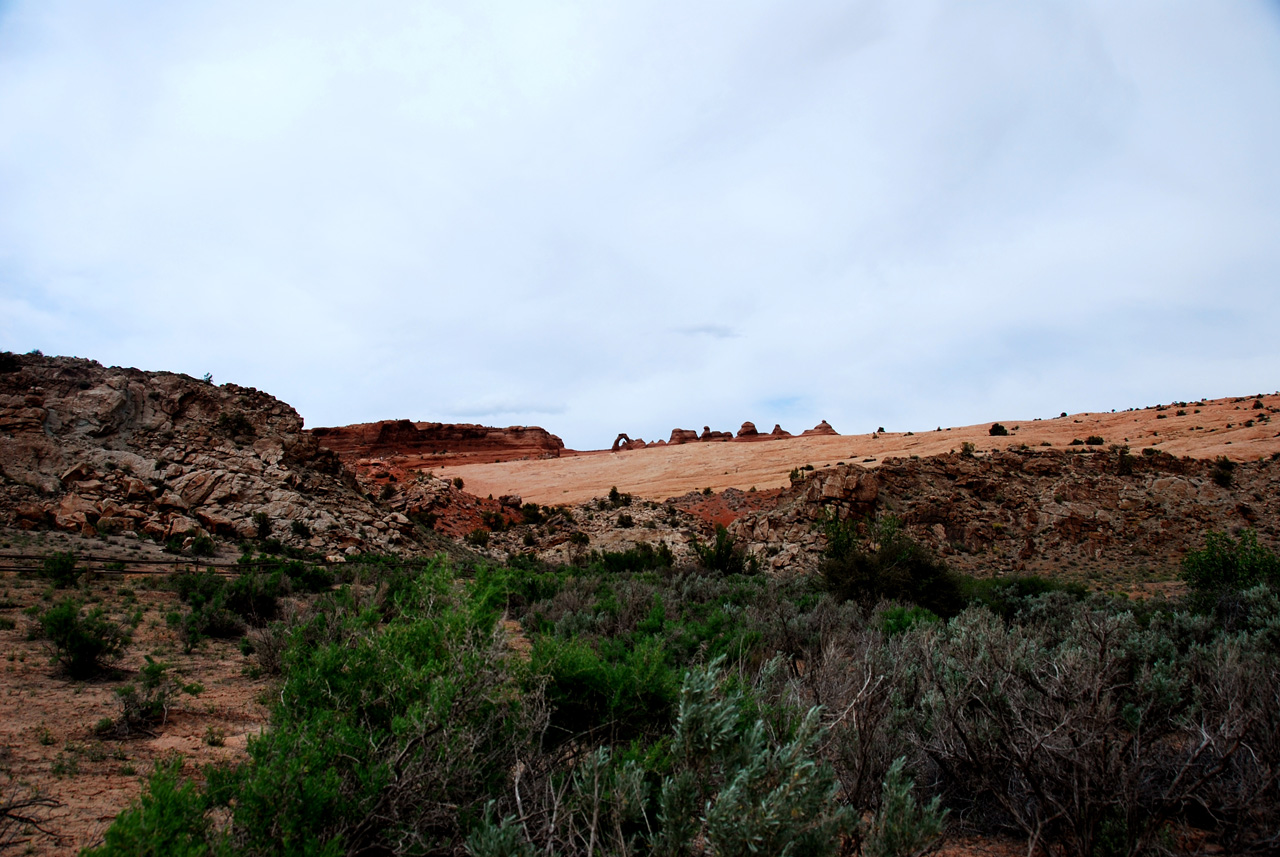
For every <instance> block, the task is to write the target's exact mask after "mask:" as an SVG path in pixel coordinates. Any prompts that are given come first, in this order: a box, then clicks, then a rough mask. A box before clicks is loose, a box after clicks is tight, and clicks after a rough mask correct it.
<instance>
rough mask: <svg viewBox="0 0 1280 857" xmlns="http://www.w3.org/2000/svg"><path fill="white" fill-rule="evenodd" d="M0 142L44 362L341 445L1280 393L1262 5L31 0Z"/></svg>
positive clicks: (920, 418)
mask: <svg viewBox="0 0 1280 857" xmlns="http://www.w3.org/2000/svg"><path fill="white" fill-rule="evenodd" d="M0 116H4V117H6V120H5V121H4V122H2V123H0V200H3V201H2V202H0V307H2V308H3V309H4V310H5V311H4V314H3V319H0V336H2V337H3V340H4V342H3V345H4V346H5V347H8V346H9V345H10V344H11V343H12V344H13V346H14V347H17V348H19V349H21V350H27V349H28V348H33V347H40V348H42V349H44V350H45V351H46V352H49V353H54V352H59V353H77V354H81V355H83V356H91V357H95V358H97V359H100V360H102V361H104V362H107V363H124V364H134V365H139V366H142V367H144V368H166V369H174V370H177V371H185V372H189V373H192V374H196V375H199V374H203V373H204V372H206V371H210V372H213V374H214V376H215V378H218V379H221V380H235V381H237V382H240V383H245V384H252V385H253V386H257V387H260V388H262V389H266V390H268V391H270V392H272V393H274V394H276V395H278V396H280V397H281V398H283V399H284V400H286V401H288V402H290V403H291V404H293V405H295V406H296V407H297V408H298V409H299V410H300V411H301V412H302V413H303V414H304V415H305V416H306V417H307V421H308V423H309V424H311V425H321V424H335V423H343V422H356V421H364V420H372V419H379V418H383V417H395V416H399V415H404V414H413V415H414V417H415V418H417V419H437V418H440V419H443V418H448V417H449V416H450V415H453V416H454V417H457V418H463V417H468V418H470V417H475V418H480V417H487V416H493V417H494V419H495V420H498V418H499V417H501V418H502V420H499V421H505V419H507V418H511V419H518V420H521V421H529V422H535V421H543V422H545V425H546V427H547V428H548V429H550V430H552V431H554V432H556V433H557V434H560V435H561V436H562V437H564V438H565V441H566V443H568V444H569V445H570V446H573V447H578V448H589V447H593V446H601V445H603V444H605V443H607V442H608V441H609V440H610V439H611V438H612V436H613V435H614V434H616V432H617V431H621V430H625V431H628V432H629V433H632V434H633V436H634V435H635V434H639V435H642V436H644V437H654V438H656V437H665V436H666V435H667V433H668V432H669V431H670V429H671V428H672V427H673V426H675V425H681V426H684V427H690V426H696V427H701V426H702V425H707V424H711V425H713V427H717V428H736V426H737V425H739V424H740V423H741V422H742V421H743V420H745V419H751V420H753V421H755V422H756V423H757V425H770V426H771V425H772V423H773V422H782V423H783V424H784V427H786V428H788V429H791V430H793V431H795V430H800V429H803V428H807V427H809V426H811V425H813V424H815V423H817V422H818V420H819V419H822V418H826V419H829V420H830V421H831V422H832V424H833V425H835V426H836V427H837V428H838V429H840V430H845V431H853V430H867V429H868V426H869V427H870V428H875V427H876V425H880V424H884V425H886V427H888V426H889V424H890V423H895V424H901V425H904V426H906V425H912V426H917V427H918V426H920V425H925V424H934V425H936V424H938V423H939V422H941V423H949V422H963V421H966V420H968V419H986V418H988V417H991V418H995V417H992V416H991V415H992V414H998V415H1000V417H1004V416H1005V415H1008V416H1010V417H1021V416H1034V415H1038V414H1039V411H1040V410H1043V409H1044V408H1045V407H1048V408H1050V409H1051V410H1052V412H1053V413H1057V412H1058V411H1059V410H1062V409H1064V408H1065V409H1068V410H1073V411H1074V410H1080V409H1083V408H1085V407H1106V408H1109V407H1125V406H1128V405H1129V404H1134V403H1136V402H1134V401H1133V399H1134V397H1138V398H1140V399H1142V400H1143V401H1144V402H1145V401H1146V400H1152V401H1154V400H1156V399H1159V398H1161V397H1165V398H1167V397H1170V396H1173V397H1178V398H1187V397H1190V396H1193V395H1205V394H1230V393H1236V392H1239V391H1240V390H1253V388H1255V387H1258V388H1261V387H1268V386H1274V383H1273V382H1272V383H1270V384H1268V383H1267V382H1266V379H1267V378H1269V377H1270V376H1269V375H1268V369H1269V367H1271V366H1274V365H1277V362H1278V360H1277V358H1280V346H1277V345H1275V338H1274V337H1273V336H1268V335H1265V334H1263V335H1253V334H1254V332H1257V331H1267V330H1274V328H1275V324H1276V322H1277V321H1280V318H1278V317H1277V316H1278V315H1280V312H1278V310H1280V305H1278V303H1280V302H1278V301H1277V298H1276V296H1275V295H1276V292H1275V288H1274V283H1275V280H1276V275H1277V274H1278V273H1280V249H1277V248H1276V246H1275V244H1276V242H1275V241H1274V236H1275V235H1276V234H1277V231H1278V230H1277V226H1280V202H1277V200H1280V166H1278V165H1277V161H1276V159H1275V158H1274V152H1275V151H1276V150H1277V143H1280V26H1278V22H1277V15H1276V14H1275V12H1274V11H1273V10H1272V8H1270V7H1268V6H1266V5H1263V4H1256V3H1246V2H1223V3H1216V4H1211V5H1204V4H1155V3H1152V4H1122V5H1116V4H1111V3H1093V4H1075V3H1070V4H1068V3H1053V4H1025V3H1016V2H1001V0H990V2H985V3H978V4H966V5H963V6H956V5H954V4H945V3H935V2H923V0H921V2H911V3H887V2H862V3H857V4H852V5H850V4H843V3H834V2H831V3H818V4H808V5H806V6H803V7H796V6H795V5H794V4H792V5H786V4H781V3H773V4H757V5H754V6H742V5H741V4H728V3H719V4H709V5H707V4H704V5H701V6H695V7H690V6H688V5H687V4H675V3H659V4H648V5H645V6H641V7H608V6H605V7H601V6H598V5H596V4H586V3H581V2H559V3H542V4H538V5H537V6H536V7H531V6H528V5H527V4H516V3H499V4H496V5H491V6H487V7H484V8H479V7H468V6H462V7H457V6H450V5H446V4H440V3H425V4H421V3H412V4H411V3H407V2H393V0H388V2H383V3H377V4H373V5H371V6H368V7H362V8H360V9H358V10H355V11H353V9H352V7H350V6H349V5H346V4H337V3H328V2H318V3H315V2H313V3H294V2H280V3H267V4H262V3H253V4H251V3H247V2H229V3H223V4H216V5H212V6H209V5H201V4H194V3H183V2H178V3H172V4H165V6H164V7H163V9H157V8H156V7H154V6H152V5H150V4H123V5H119V4H117V5H116V6H113V7H112V8H111V9H109V10H108V9H105V8H100V7H97V6H94V5H93V4H89V3H84V2H80V0H41V1H40V2H36V1H35V0H19V2H10V3H9V4H7V5H5V6H3V7H0ZM1242 333H1247V334H1248V335H1241V334H1242ZM1272 374H1273V373H1272ZM1191 380H1194V381H1195V383H1196V384H1197V385H1198V386H1197V390H1195V391H1191V390H1182V389H1180V386H1181V385H1182V384H1184V383H1187V382H1189V381H1191ZM1205 387H1210V388H1212V389H1204V388H1205ZM1068 398H1070V399H1071V401H1064V400H1065V399H1068ZM1050 399H1053V400H1054V401H1053V402H1052V403H1050V401H1049V400H1050ZM1029 411H1030V413H1028V412H1029ZM872 423H874V425H872Z"/></svg>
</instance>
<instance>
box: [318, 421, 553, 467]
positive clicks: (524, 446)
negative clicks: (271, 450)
mask: <svg viewBox="0 0 1280 857" xmlns="http://www.w3.org/2000/svg"><path fill="white" fill-rule="evenodd" d="M308 433H309V434H310V435H311V436H312V437H314V438H315V439H316V440H317V441H318V442H319V444H320V445H321V446H324V447H327V448H329V449H331V450H333V451H334V452H336V453H337V454H338V456H339V457H340V458H342V460H343V461H348V462H350V461H355V460H358V459H361V458H377V457H381V458H387V459H392V460H395V461H398V462H401V463H403V464H404V465H406V466H409V467H415V468H422V467H426V468H430V467H432V466H439V465H440V464H443V463H445V462H457V461H485V462H498V461H515V460H520V459H543V458H558V457H559V456H560V453H561V452H562V451H563V450H564V441H562V440H561V439H560V438H558V437H556V436H555V435H553V434H551V433H550V432H548V431H546V430H545V429H542V428H539V427H537V426H509V427H507V428H493V427H491V426H481V425H471V424H469V423H461V424H448V423H415V422H411V421H409V420H383V421H382V422H377V423H358V424H356V425H350V426H338V427H334V428H317V429H311V430H310V431H309V432H308Z"/></svg>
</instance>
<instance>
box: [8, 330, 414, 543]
mask: <svg viewBox="0 0 1280 857" xmlns="http://www.w3.org/2000/svg"><path fill="white" fill-rule="evenodd" d="M0 356H2V357H3V358H4V359H3V363H2V364H0V370H4V371H0V474H2V477H3V478H2V479H0V524H5V525H10V526H15V527H18V528H25V529H32V528H44V527H50V526H53V527H56V528H58V529H61V530H67V531H74V532H80V533H84V534H89V535H91V534H94V533H100V532H101V533H124V534H138V535H148V536H152V537H155V538H159V539H166V538H170V537H173V536H175V535H185V536H194V535H197V534H200V533H208V534H211V535H219V536H230V537H249V536H253V535H255V534H256V533H257V524H256V522H255V520H254V515H255V513H262V514H265V515H266V516H267V519H268V520H269V521H270V522H271V528H272V531H271V535H272V536H273V537H275V538H278V539H280V540H281V541H283V542H284V543H286V544H294V545H296V546H300V547H306V548H309V549H311V550H317V551H328V552H336V551H339V550H343V549H346V550H347V551H349V552H355V551H363V550H386V549H390V548H392V547H402V548H407V549H412V548H414V547H416V535H415V529H414V527H413V526H412V525H411V524H410V523H409V522H408V521H407V520H406V521H403V522H401V521H399V520H397V519H396V518H394V517H392V516H390V515H388V513H387V512H386V511H385V510H383V509H380V508H378V506H377V505H376V504H375V503H373V502H371V501H370V500H369V499H368V498H367V497H365V496H363V495H362V493H361V492H360V490H359V488H358V486H357V484H356V482H355V480H354V479H353V478H351V476H350V474H348V473H347V472H346V471H345V470H344V468H343V466H342V464H341V462H340V461H339V459H338V457H337V456H336V455H335V454H333V453H332V452H329V451H327V450H323V449H321V448H320V445H319V444H318V443H317V442H316V439H315V438H314V437H313V436H312V435H310V434H308V433H306V432H305V431H303V428H302V418H301V417H300V416H298V414H297V412H296V411H294V409H293V408H291V407H289V406H288V405H286V404H284V403H283V402H280V401H279V400H277V399H275V398H273V397H271V396H269V395H267V394H266V393H262V392H259V391H258V390H254V389H252V388H246V387H239V386H236V385H234V384H223V385H221V386H214V385H213V384H210V383H205V382H202V381H199V380H196V379H194V378H191V377H188V376H185V375H177V374H173V373H170V372H143V371H140V370H137V369H121V368H117V367H112V368H106V367H103V366H102V365H100V364H98V363H95V362H93V361H90V360H81V359H77V358H70V357H42V356H35V355H23V356H18V355H7V354H6V355H0Z"/></svg>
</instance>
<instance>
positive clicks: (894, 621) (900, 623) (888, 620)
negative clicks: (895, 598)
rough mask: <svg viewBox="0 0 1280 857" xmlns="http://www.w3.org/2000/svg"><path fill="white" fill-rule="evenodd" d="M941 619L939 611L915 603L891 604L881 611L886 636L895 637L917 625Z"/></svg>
mask: <svg viewBox="0 0 1280 857" xmlns="http://www.w3.org/2000/svg"><path fill="white" fill-rule="evenodd" d="M939 621H941V620H940V619H939V618H938V614H937V613H934V612H933V611H932V610H926V609H925V608H924V607H919V606H917V605H915V604H913V605H911V606H910V607H902V606H891V607H886V608H885V609H884V610H883V611H882V612H881V613H880V630H881V631H883V632H884V634H885V636H886V637H893V636H897V635H898V634H901V633H904V632H906V631H910V630H911V629H912V628H914V627H916V626H917V625H922V624H925V623H928V622H939Z"/></svg>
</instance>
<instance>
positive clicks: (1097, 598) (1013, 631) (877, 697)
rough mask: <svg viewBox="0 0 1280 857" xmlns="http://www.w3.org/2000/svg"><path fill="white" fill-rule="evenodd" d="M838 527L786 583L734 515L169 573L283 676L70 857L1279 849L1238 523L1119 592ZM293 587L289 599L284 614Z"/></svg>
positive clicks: (197, 621) (212, 625)
mask: <svg viewBox="0 0 1280 857" xmlns="http://www.w3.org/2000/svg"><path fill="white" fill-rule="evenodd" d="M826 529H827V537H828V538H827V542H828V545H829V547H828V551H827V557H826V560H825V562H824V564H823V566H822V568H821V570H820V572H819V573H817V574H815V575H813V576H812V577H802V578H790V579H783V578H776V577H772V576H768V575H763V574H759V573H755V571H754V567H753V565H752V563H751V562H750V561H749V559H748V558H747V557H745V555H744V554H743V553H742V552H741V551H740V550H739V549H738V548H737V546H735V545H734V544H733V543H732V540H731V539H730V538H729V537H728V535H727V534H724V533H718V534H717V537H716V540H715V542H714V543H713V544H712V545H711V546H709V547H706V548H704V549H703V550H702V551H699V552H698V554H697V555H698V556H699V557H700V559H701V564H699V565H696V566H688V567H680V566H678V565H675V564H674V563H673V560H672V555H671V552H670V551H663V550H660V549H654V548H652V547H648V546H637V547H636V548H634V549H633V550H629V551H626V552H621V553H603V554H601V553H595V554H591V555H589V556H588V557H586V558H585V559H584V560H583V563H582V564H581V565H573V566H557V567H551V566H546V565H542V564H539V563H537V562H535V561H533V560H526V559H518V558H517V559H515V560H513V561H511V562H510V563H508V564H507V565H505V566H499V565H481V566H475V567H451V566H450V565H448V564H446V563H445V562H444V561H443V560H437V561H433V562H428V563H418V564H406V563H401V562H399V561H396V560H392V559H385V560H384V561H382V562H380V563H379V564H378V566H377V568H378V573H377V574H376V575H374V576H372V577H370V576H369V575H368V574H363V575H362V576H360V577H359V578H358V579H351V580H348V581H347V582H335V583H333V585H331V586H330V585H329V583H330V582H329V581H328V580H324V579H318V578H317V579H312V576H310V575H309V573H308V572H306V570H305V569H304V568H302V567H292V566H290V567H282V568H280V569H278V570H276V571H273V572H272V573H271V574H265V575H264V574H259V575H258V576H256V577H252V578H250V577H248V576H246V577H245V578H240V579H239V581H238V582H226V581H222V580H215V579H213V578H212V577H199V576H196V575H192V576H190V577H184V578H180V579H179V580H178V581H177V582H176V585H177V586H178V587H179V591H180V592H181V594H182V598H183V600H184V601H185V603H186V604H187V610H188V612H187V613H186V614H183V615H180V616H178V618H177V619H175V620H174V621H175V623H176V624H177V625H179V626H180V627H182V628H183V629H184V632H183V633H184V634H187V635H189V636H188V639H191V640H197V641H198V638H199V637H200V636H201V635H214V634H221V633H241V632H244V631H246V630H247V632H248V637H247V638H246V639H247V640H250V641H252V643H251V648H253V649H254V650H255V653H256V654H255V657H257V658H259V660H260V666H261V669H262V670H263V671H264V672H266V673H267V674H271V675H275V676H276V681H277V682H278V685H279V686H278V691H277V692H275V693H274V694H273V696H272V698H273V699H274V703H273V707H272V712H271V717H270V725H269V727H268V728H267V729H266V730H265V731H264V732H263V733H262V734H261V735H260V736H259V737H257V738H255V739H253V740H251V741H250V743H249V747H248V753H247V758H246V759H245V760H244V761H242V762H240V763H238V764H234V765H223V766H217V767H207V768H205V769H204V770H203V771H202V772H201V775H200V776H198V777H196V778H194V779H184V778H183V777H182V776H181V771H180V767H179V766H178V765H177V764H175V763H172V762H169V763H165V764H163V765H161V766H159V767H157V768H156V769H155V771H154V772H153V773H152V774H151V776H150V779H149V783H148V786H147V787H146V789H145V790H144V793H143V795H142V797H141V798H140V799H139V800H138V801H137V802H136V803H135V804H134V805H132V806H131V807H130V808H128V809H127V810H125V811H124V812H123V813H121V814H120V816H119V817H118V818H117V819H116V821H115V822H114V824H113V825H112V826H111V827H110V828H109V829H108V830H107V832H106V835H105V840H104V841H103V843H102V845H101V846H100V847H98V848H97V849H96V850H93V851H91V852H88V853H91V854H94V855H123V854H140V853H157V854H158V853H165V854H191V855H196V854H223V855H240V854H244V855H250V854H267V853H271V854H299V855H301V854H308V855H348V854H352V855H354V854H441V855H444V854H461V853H466V854H471V855H476V857H499V855H534V854H560V855H571V854H608V855H630V854H635V855H641V854H644V855H649V854H652V855H703V854H716V855H747V854H782V855H822V854H859V853H861V854H866V855H914V854H920V853H924V852H927V851H928V850H930V849H931V848H932V847H934V846H935V845H936V844H937V843H938V842H939V840H940V837H941V836H942V835H943V833H944V831H945V830H946V829H948V828H950V829H953V830H960V829H963V830H969V831H976V832H980V833H1012V834H1015V835H1018V836H1021V837H1022V838H1024V839H1026V840H1029V841H1030V848H1029V852H1030V853H1034V852H1035V851H1036V850H1037V849H1042V850H1043V851H1044V852H1045V853H1048V854H1052V855H1138V854H1148V853H1160V852H1162V851H1166V850H1176V849H1177V848H1178V847H1180V845H1179V843H1185V842H1188V841H1195V842H1201V843H1208V844H1212V845H1213V847H1215V848H1219V849H1223V850H1225V851H1226V852H1227V853H1232V854H1249V853H1258V854H1262V853H1274V852H1275V851H1276V849H1277V848H1280V599H1278V598H1277V592H1280V570H1278V569H1280V564H1278V562H1277V559H1276V557H1275V555H1274V553H1272V552H1270V551H1269V550H1268V549H1267V548H1265V547H1263V546H1261V545H1260V544H1259V543H1258V542H1257V540H1256V538H1255V537H1254V536H1253V535H1252V534H1251V533H1245V534H1243V535H1241V536H1238V537H1232V536H1229V535H1223V534H1210V535H1208V536H1207V538H1206V541H1205V546H1204V548H1203V550H1201V551H1198V552H1196V553H1193V554H1192V555H1190V556H1189V557H1188V558H1187V562H1186V566H1185V569H1186V580H1187V583H1188V586H1189V595H1188V596H1187V598H1186V599H1184V600H1182V601H1179V602H1159V603H1151V602H1145V603H1135V602H1130V601H1128V600H1127V599H1125V598H1123V597H1116V596H1106V595H1100V594H1090V593H1087V592H1086V591H1085V590H1083V589H1082V588H1079V587H1070V586H1061V585H1055V584H1054V583H1052V582H1051V581H1047V580H1044V579H1041V578H1029V579H998V580H987V581H974V580H972V579H969V578H964V577H960V576H957V575H955V574H953V573H952V572H950V571H949V570H948V569H947V567H946V566H945V564H943V563H942V562H941V561H939V560H938V559H937V558H935V557H933V556H931V555H929V554H928V553H927V552H926V551H925V550H924V549H923V548H921V547H920V546H919V545H918V544H916V543H915V542H913V541H911V540H910V538H909V537H908V536H907V535H906V534H905V532H904V531H903V530H902V529H901V528H900V527H898V526H897V524H896V522H894V521H892V520H887V519H886V520H880V521H869V522H860V523H856V524H850V523H847V522H835V521H832V522H829V523H828V524H827V528H826ZM290 582H292V586H294V587H295V589H296V588H299V587H300V585H301V584H303V583H305V584H306V586H305V587H301V588H309V589H312V590H313V591H315V592H316V593H317V594H315V595H313V596H311V601H310V605H309V609H307V610H302V611H289V612H287V613H282V612H277V611H276V610H275V609H274V607H273V603H274V596H275V592H276V591H277V589H278V588H279V587H282V586H285V585H287V584H289V583H290ZM55 609H60V610H62V611H63V612H64V613H66V614H67V616H68V617H70V616H71V613H72V608H71V607H61V608H55ZM59 615H61V614H59ZM59 621H61V620H59ZM50 627H53V623H50ZM247 645H250V644H247ZM107 654H109V651H108V652H107ZM1190 832H1196V835H1194V836H1191V835H1189V833H1190Z"/></svg>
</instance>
